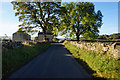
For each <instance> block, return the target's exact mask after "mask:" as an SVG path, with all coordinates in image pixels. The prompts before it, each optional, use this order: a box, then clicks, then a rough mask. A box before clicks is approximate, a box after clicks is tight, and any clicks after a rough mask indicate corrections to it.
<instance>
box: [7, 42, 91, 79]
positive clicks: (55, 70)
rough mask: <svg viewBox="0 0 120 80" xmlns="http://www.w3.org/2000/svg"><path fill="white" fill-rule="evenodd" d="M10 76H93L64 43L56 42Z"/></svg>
mask: <svg viewBox="0 0 120 80" xmlns="http://www.w3.org/2000/svg"><path fill="white" fill-rule="evenodd" d="M33 54H34V53H33ZM9 78H91V76H89V74H88V73H87V72H86V71H85V70H84V69H83V68H82V66H81V65H80V64H78V63H77V62H76V61H75V60H74V59H73V58H72V56H71V54H69V52H68V51H67V50H66V49H65V47H64V46H63V45H62V44H60V43H56V44H54V45H53V46H51V47H50V48H49V49H48V50H46V51H45V52H44V53H42V54H40V55H39V56H37V57H36V58H34V59H33V60H32V61H30V62H29V63H28V64H26V65H25V66H23V67H22V68H20V69H19V70H18V71H16V72H14V73H13V74H12V75H11V76H10V77H9Z"/></svg>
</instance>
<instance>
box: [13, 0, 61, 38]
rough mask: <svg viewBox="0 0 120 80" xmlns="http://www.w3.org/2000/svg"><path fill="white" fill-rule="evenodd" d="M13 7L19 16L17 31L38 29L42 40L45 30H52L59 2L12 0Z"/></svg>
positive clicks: (34, 30) (31, 31)
mask: <svg viewBox="0 0 120 80" xmlns="http://www.w3.org/2000/svg"><path fill="white" fill-rule="evenodd" d="M12 4H13V9H14V10H16V13H15V16H19V21H20V22H23V23H22V24H21V25H19V27H20V28H19V31H25V32H27V33H29V32H30V33H34V32H36V31H38V29H42V31H43V40H45V39H46V31H47V30H53V25H54V21H55V19H57V16H58V15H57V10H58V9H59V7H60V5H61V3H60V2H17V1H13V2H12Z"/></svg>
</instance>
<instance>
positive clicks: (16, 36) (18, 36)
mask: <svg viewBox="0 0 120 80" xmlns="http://www.w3.org/2000/svg"><path fill="white" fill-rule="evenodd" d="M12 40H15V41H29V40H31V36H30V35H28V34H27V33H25V32H24V31H20V32H15V33H13V36H12Z"/></svg>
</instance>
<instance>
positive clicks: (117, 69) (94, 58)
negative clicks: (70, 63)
mask: <svg viewBox="0 0 120 80" xmlns="http://www.w3.org/2000/svg"><path fill="white" fill-rule="evenodd" d="M64 45H65V47H66V48H67V49H68V50H69V51H70V52H71V53H72V55H73V56H74V57H75V58H79V60H81V59H82V61H85V62H86V63H87V65H88V66H89V67H90V68H91V69H92V70H93V71H96V73H94V74H92V75H94V76H95V75H97V76H99V77H102V78H120V60H114V59H109V58H108V56H107V55H98V54H97V53H94V52H92V51H87V50H83V49H82V50H81V49H79V48H78V47H76V46H74V45H71V44H69V43H64Z"/></svg>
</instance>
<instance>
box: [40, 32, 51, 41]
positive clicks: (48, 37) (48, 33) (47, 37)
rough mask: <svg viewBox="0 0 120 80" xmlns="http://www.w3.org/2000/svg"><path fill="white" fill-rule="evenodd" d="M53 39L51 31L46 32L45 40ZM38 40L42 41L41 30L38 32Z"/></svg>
mask: <svg viewBox="0 0 120 80" xmlns="http://www.w3.org/2000/svg"><path fill="white" fill-rule="evenodd" d="M52 39H53V33H52V32H46V40H48V41H52ZM38 41H43V32H40V31H39V32H38Z"/></svg>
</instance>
